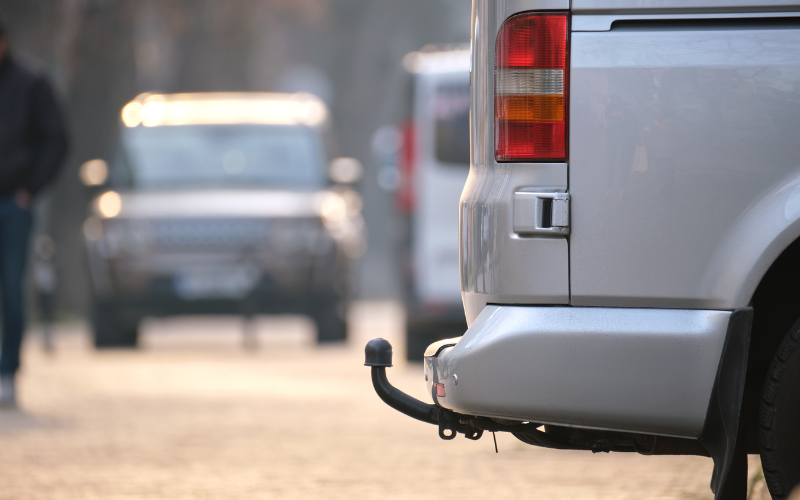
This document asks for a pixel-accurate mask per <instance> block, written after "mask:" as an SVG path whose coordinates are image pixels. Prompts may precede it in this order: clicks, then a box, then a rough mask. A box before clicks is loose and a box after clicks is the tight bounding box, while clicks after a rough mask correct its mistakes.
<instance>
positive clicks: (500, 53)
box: [494, 14, 569, 161]
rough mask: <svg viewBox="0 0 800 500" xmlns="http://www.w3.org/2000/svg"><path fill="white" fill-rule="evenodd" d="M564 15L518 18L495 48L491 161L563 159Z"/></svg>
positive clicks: (504, 29)
mask: <svg viewBox="0 0 800 500" xmlns="http://www.w3.org/2000/svg"><path fill="white" fill-rule="evenodd" d="M568 33H569V32H568V29H567V14H519V15H516V16H513V17H510V18H509V19H508V20H506V22H505V23H504V24H503V26H502V28H500V33H498V35H497V44H496V47H495V51H496V52H495V72H494V141H495V142H494V151H495V155H494V156H495V159H496V160H497V161H564V160H566V158H567V107H566V106H567V95H568V94H567V81H568V80H567V54H568V43H567V42H568V40H567V36H568Z"/></svg>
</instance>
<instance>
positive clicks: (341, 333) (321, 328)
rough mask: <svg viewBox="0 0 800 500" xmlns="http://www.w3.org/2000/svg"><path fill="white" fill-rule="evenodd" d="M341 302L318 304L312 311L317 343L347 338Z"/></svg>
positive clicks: (339, 340)
mask: <svg viewBox="0 0 800 500" xmlns="http://www.w3.org/2000/svg"><path fill="white" fill-rule="evenodd" d="M340 305H341V303H340V302H339V301H335V302H332V303H323V304H320V305H319V307H318V308H317V310H316V311H314V313H313V318H314V323H316V325H317V343H318V344H325V343H328V342H344V341H345V340H347V321H346V320H345V319H344V318H342V316H343V315H342V314H341V311H340V308H341V307H340Z"/></svg>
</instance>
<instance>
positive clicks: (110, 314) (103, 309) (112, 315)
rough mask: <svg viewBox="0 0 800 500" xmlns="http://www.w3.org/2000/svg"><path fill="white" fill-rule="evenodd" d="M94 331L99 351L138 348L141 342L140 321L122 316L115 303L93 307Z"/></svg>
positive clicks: (95, 344)
mask: <svg viewBox="0 0 800 500" xmlns="http://www.w3.org/2000/svg"><path fill="white" fill-rule="evenodd" d="M92 330H93V334H94V346H95V348H97V349H107V348H115V347H129V348H130V347H136V345H137V344H138V341H139V321H138V320H135V319H133V318H129V317H126V316H125V315H124V314H120V310H119V307H117V306H116V304H113V303H108V302H95V303H94V304H93V305H92Z"/></svg>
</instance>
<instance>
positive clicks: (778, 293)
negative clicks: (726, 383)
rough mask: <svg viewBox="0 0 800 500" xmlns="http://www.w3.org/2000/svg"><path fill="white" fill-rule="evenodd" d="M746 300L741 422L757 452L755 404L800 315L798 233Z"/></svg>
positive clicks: (749, 447)
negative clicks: (749, 323) (749, 315)
mask: <svg viewBox="0 0 800 500" xmlns="http://www.w3.org/2000/svg"><path fill="white" fill-rule="evenodd" d="M795 222H796V221H795ZM749 303H750V305H752V307H753V312H754V315H753V327H752V335H751V341H750V353H749V356H748V363H747V378H746V382H745V392H744V401H743V405H742V424H743V425H746V426H747V428H748V452H749V453H758V407H759V401H760V397H761V391H762V388H763V385H764V379H765V376H766V373H767V370H768V368H769V366H770V363H771V362H772V358H773V356H774V355H775V352H776V351H777V349H778V347H779V346H780V343H781V341H782V340H783V338H784V336H785V335H786V333H787V332H788V331H789V328H791V326H792V324H793V323H794V322H795V321H797V319H798V317H800V236H798V235H795V237H794V239H793V241H791V242H790V243H789V244H788V245H787V246H786V247H785V248H783V250H782V251H781V252H780V253H779V254H778V255H777V257H775V258H774V259H773V261H772V262H771V263H770V264H769V267H768V268H767V269H766V271H765V272H764V273H763V276H762V277H761V279H760V280H759V282H758V286H757V287H756V288H755V290H754V292H753V294H752V296H751V297H750V301H749Z"/></svg>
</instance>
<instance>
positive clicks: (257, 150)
mask: <svg viewBox="0 0 800 500" xmlns="http://www.w3.org/2000/svg"><path fill="white" fill-rule="evenodd" d="M324 166H325V157H324V154H323V146H322V138H321V137H320V134H319V132H318V131H317V130H315V129H313V128H310V127H306V126H300V125H291V126H290V125H181V126H162V127H135V128H128V129H124V130H123V131H122V137H121V144H120V149H119V154H118V155H117V160H116V162H115V165H114V171H113V173H112V183H113V184H114V185H115V186H124V187H134V188H136V189H153V188H155V189H158V188H183V187H186V188H196V187H309V188H313V187H320V186H322V185H324V184H325V182H326V176H325V168H324Z"/></svg>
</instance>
